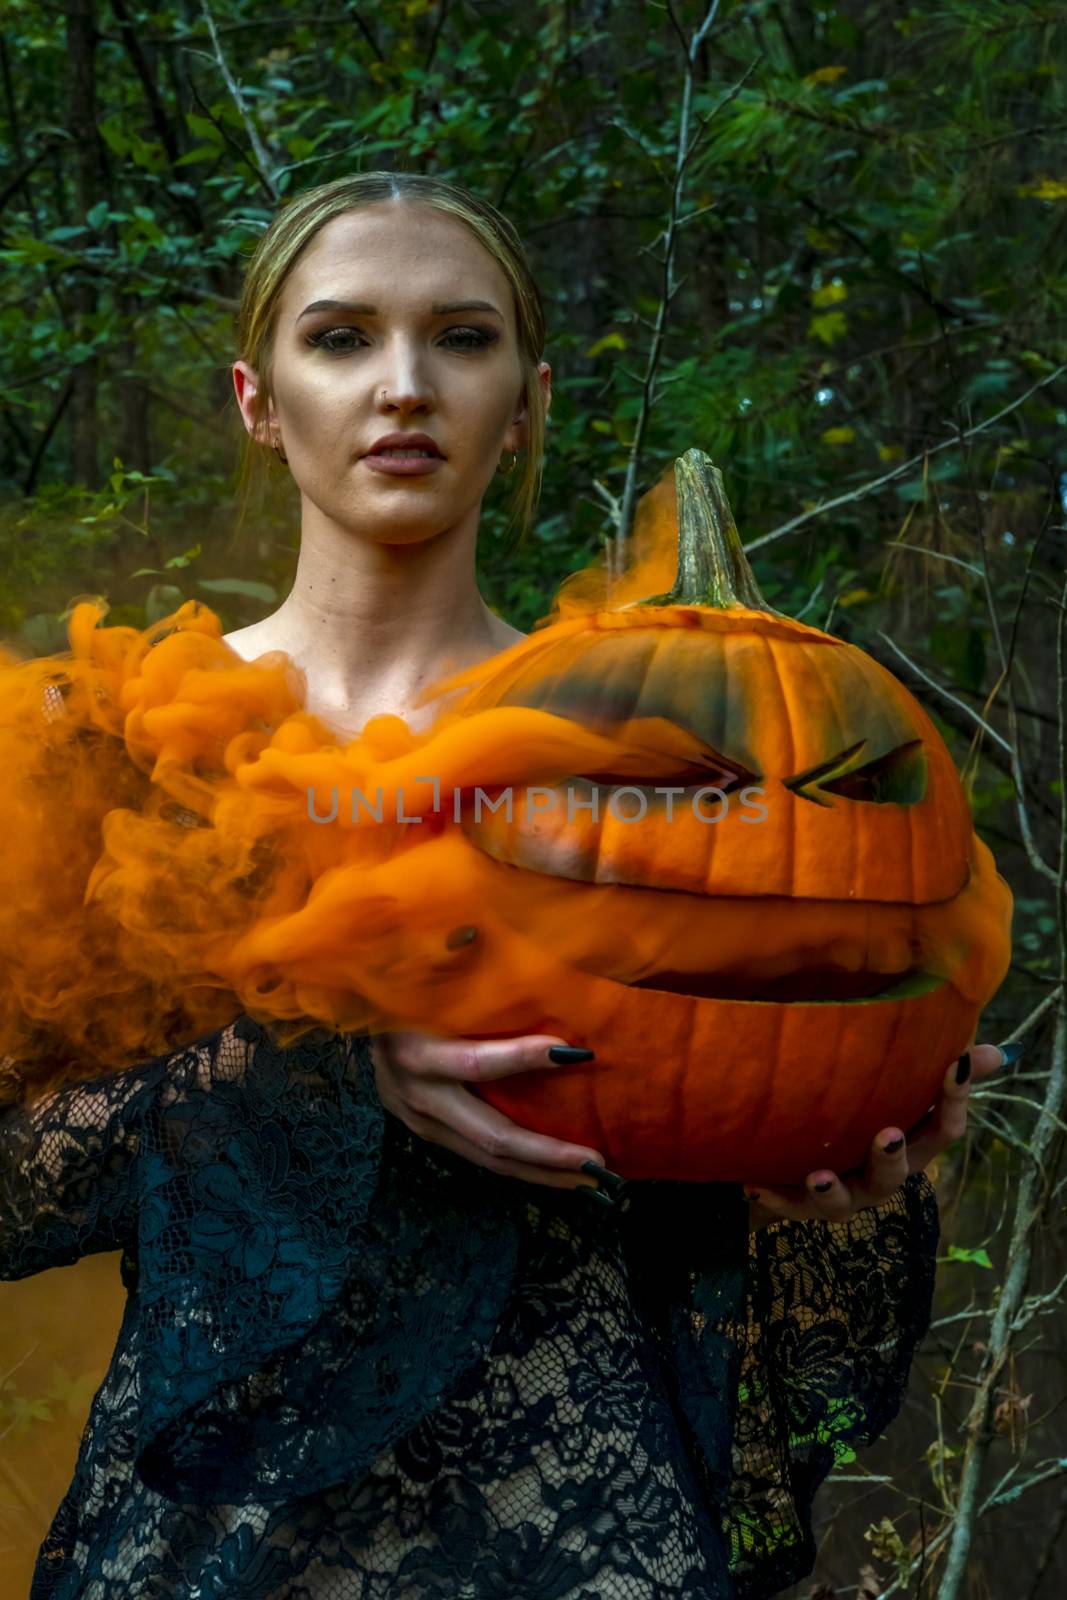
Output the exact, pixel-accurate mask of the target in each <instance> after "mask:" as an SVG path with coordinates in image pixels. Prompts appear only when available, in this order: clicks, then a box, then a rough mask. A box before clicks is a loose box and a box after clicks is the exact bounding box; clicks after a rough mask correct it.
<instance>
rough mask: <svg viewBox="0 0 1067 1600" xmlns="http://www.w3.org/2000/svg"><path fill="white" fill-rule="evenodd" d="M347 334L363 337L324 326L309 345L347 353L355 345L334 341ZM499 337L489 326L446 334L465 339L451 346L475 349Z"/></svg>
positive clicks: (354, 331) (345, 329) (310, 336)
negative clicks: (459, 343)
mask: <svg viewBox="0 0 1067 1600" xmlns="http://www.w3.org/2000/svg"><path fill="white" fill-rule="evenodd" d="M346 335H347V336H349V337H351V338H356V339H362V338H363V335H362V334H361V333H360V331H359V329H358V328H351V327H343V328H322V329H320V330H319V332H318V333H309V334H308V337H307V342H308V344H309V345H313V346H314V347H315V348H317V349H323V350H328V351H330V352H331V353H332V354H333V355H345V354H347V353H348V352H349V351H351V350H352V349H353V348H354V346H353V345H351V344H342V345H338V344H337V343H335V342H334V341H335V340H336V339H337V338H338V337H339V336H340V337H341V338H342V339H343V338H344V337H345V336H346ZM499 337H500V336H499V334H497V333H495V332H492V331H491V330H490V329H488V328H450V329H449V331H448V333H447V334H446V335H445V340H449V339H462V340H465V341H466V342H465V343H463V344H461V345H452V347H451V348H452V349H458V350H470V351H475V350H484V349H487V348H488V347H489V345H492V344H496V342H497V340H498V338H499ZM471 341H473V342H471ZM442 342H444V341H442Z"/></svg>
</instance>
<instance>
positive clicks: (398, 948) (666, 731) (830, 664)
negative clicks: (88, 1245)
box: [0, 450, 1011, 1184]
mask: <svg viewBox="0 0 1067 1600" xmlns="http://www.w3.org/2000/svg"><path fill="white" fill-rule="evenodd" d="M675 479H676V484H677V491H676V494H671V493H670V492H669V491H670V484H669V480H666V481H665V482H664V483H662V484H661V485H660V486H658V487H657V488H656V489H655V490H653V491H652V492H651V494H650V495H646V496H645V498H644V500H643V501H642V503H641V507H639V512H643V515H644V517H645V523H644V525H645V526H647V525H649V518H651V524H652V525H653V526H658V527H660V528H661V529H663V530H665V531H666V532H667V533H668V534H669V536H670V538H671V540H672V541H674V542H676V544H677V548H678V577H677V580H676V583H675V586H674V589H673V590H672V591H671V593H670V594H654V595H652V596H650V597H648V598H640V599H638V600H635V601H634V602H633V603H629V604H623V603H622V596H623V595H624V594H625V595H633V594H636V595H641V593H642V589H641V587H640V585H641V584H642V581H643V574H644V572H645V570H646V569H645V567H644V566H642V565H641V564H640V563H639V564H638V567H637V569H636V575H635V574H631V575H630V577H629V579H628V585H629V587H628V588H622V587H621V586H620V588H619V589H618V590H616V596H617V603H615V604H611V603H601V599H600V597H598V598H597V599H596V603H591V604H585V603H581V604H578V605H575V604H574V603H573V594H572V595H571V596H569V597H568V599H569V603H570V614H569V615H564V616H563V617H562V620H558V621H554V622H552V623H551V624H550V625H549V626H547V627H545V628H543V629H540V630H539V631H537V632H535V633H534V634H533V635H532V636H531V637H530V638H528V639H524V640H521V641H520V642H519V643H518V644H516V645H515V646H514V647H513V648H512V649H510V650H508V651H505V652H503V653H502V654H500V655H498V656H495V657H493V658H492V659H491V660H489V661H486V662H482V663H480V664H479V665H478V666H477V667H475V668H472V669H469V670H467V671H466V672H461V673H459V674H456V675H454V676H453V677H452V678H450V679H444V680H442V681H441V682H440V683H438V684H437V685H435V686H433V687H432V688H431V690H430V691H428V695H429V697H430V698H433V697H434V695H440V694H444V693H446V692H448V691H449V689H450V688H451V689H453V690H454V691H455V692H456V693H457V694H458V695H459V696H460V698H459V699H458V700H455V699H453V702H452V703H451V704H450V705H449V706H448V709H447V710H445V711H444V712H443V714H442V715H440V716H439V717H438V718H437V719H436V720H435V722H434V725H433V728H432V729H431V730H430V731H429V732H428V733H427V734H425V735H421V734H416V733H414V732H413V730H412V729H410V728H409V727H408V726H407V725H406V724H405V722H404V721H403V720H402V719H401V718H399V717H395V716H379V717H374V718H371V719H370V721H369V722H368V723H367V724H366V726H365V728H364V729H363V730H362V731H361V733H360V735H359V737H358V738H357V739H355V740H352V741H351V742H348V743H341V742H339V741H338V740H337V739H336V738H335V737H334V736H333V735H332V734H331V732H330V730H329V729H328V728H326V727H325V726H324V725H323V724H322V723H321V722H320V721H319V720H318V719H317V718H316V717H314V716H313V715H311V714H310V713H309V712H308V711H307V710H306V707H305V705H304V695H303V685H302V675H301V674H300V673H299V672H298V671H296V670H295V669H294V667H293V665H292V663H291V662H289V661H288V659H287V658H286V657H285V656H284V655H283V654H282V653H281V652H273V653H268V654H267V655H265V656H263V657H262V658H260V659H259V660H257V661H256V662H244V661H242V660H241V659H240V658H239V657H237V656H236V655H235V653H234V652H233V651H232V650H231V649H230V647H229V646H228V645H226V644H225V643H224V642H223V641H222V640H221V639H220V637H219V635H220V633H221V625H220V623H219V621H218V618H216V617H215V616H214V615H213V614H212V613H211V612H209V611H208V610H207V608H205V607H200V606H198V605H196V604H194V603H192V602H188V603H187V604H186V606H184V607H182V608H181V609H180V611H178V612H177V613H175V614H174V616H173V617H171V618H165V619H163V620H162V621H161V622H160V623H159V624H154V625H153V626H152V628H150V629H146V630H145V631H144V632H143V633H137V632H136V630H134V629H131V628H111V629H101V628H99V627H98V626H97V624H98V623H99V621H100V620H101V617H102V610H101V608H100V607H99V605H97V604H96V603H89V602H83V603H82V604H80V605H79V606H76V607H75V609H74V612H73V614H72V618H71V624H70V638H71V654H70V656H69V657H63V658H60V657H44V658H41V659H40V660H36V661H32V662H21V663H4V662H3V661H0V753H2V754H3V756H4V760H5V772H6V775H7V782H8V812H9V822H10V824H11V828H10V832H11V836H12V838H16V839H18V842H19V847H18V849H17V850H11V851H8V852H7V853H6V855H5V856H4V857H3V858H2V859H0V866H2V867H3V870H4V887H5V890H6V893H5V895H4V896H2V897H0V902H2V904H3V905H6V906H8V907H9V914H8V915H7V916H0V955H2V956H3V958H4V964H5V973H6V981H5V991H4V995H3V996H2V997H0V998H3V1001H4V1003H3V1005H0V1055H3V1054H10V1055H11V1056H12V1058H13V1059H14V1060H16V1061H18V1062H19V1063H20V1066H22V1065H24V1064H25V1065H26V1066H27V1069H28V1070H29V1069H30V1068H32V1069H33V1072H34V1074H35V1077H36V1079H37V1080H39V1081H40V1082H41V1084H42V1085H43V1086H47V1080H49V1078H50V1075H51V1073H52V1071H53V1069H55V1071H56V1072H60V1071H61V1072H62V1073H63V1074H64V1075H65V1076H71V1075H73V1072H74V1069H77V1070H78V1072H79V1073H80V1072H81V1071H82V1070H83V1069H84V1068H86V1067H87V1066H88V1065H90V1064H91V1058H92V1053H93V1052H94V1051H95V1052H96V1053H97V1055H98V1056H99V1057H100V1059H101V1060H102V1061H103V1062H104V1063H105V1064H107V1063H110V1064H111V1065H112V1066H113V1067H114V1068H115V1069H118V1068H119V1067H120V1066H121V1065H123V1064H126V1063H128V1062H130V1061H135V1060H137V1059H138V1058H140V1059H143V1058H144V1056H145V1055H146V1054H149V1053H154V1052H155V1051H156V1050H158V1049H160V1048H162V1047H163V1045H164V1044H168V1045H170V1046H173V1045H174V1044H175V1043H177V1042H179V1041H180V1040H181V1039H182V1038H183V1037H192V1036H193V1035H194V1034H196V1033H198V1032H200V1031H206V1030H207V1029H208V1028H209V1027H215V1026H217V1025H218V1024H219V1023H220V1022H221V1021H224V1020H226V1018H227V1017H228V1016H231V1015H233V1014H235V1012H236V1010H237V1009H239V1008H240V1007H242V1006H243V1007H245V1008H247V1009H248V1010H250V1011H251V1012H252V1013H253V1014H254V1015H256V1016H258V1017H260V1018H262V1019H264V1020H266V1019H268V1018H275V1019H288V1020H290V1021H292V1022H293V1024H294V1026H296V1027H297V1028H301V1027H304V1026H305V1025H307V1024H308V1021H309V1019H310V1020H311V1021H312V1022H314V1021H321V1022H325V1023H327V1024H329V1025H332V1026H336V1027H340V1028H359V1027H363V1026H369V1027H371V1028H373V1029H380V1028H403V1027H416V1028H417V1027H423V1028H428V1029H430V1030H432V1031H435V1032H440V1033H445V1034H451V1035H454V1036H455V1035H460V1036H462V1035H467V1036H475V1037H478V1036H481V1037H490V1038H499V1037H502V1036H506V1035H513V1034H516V1033H524V1034H525V1033H549V1034H553V1035H556V1036H561V1037H563V1038H565V1039H567V1040H568V1041H570V1042H571V1043H574V1044H586V1045H589V1046H591V1047H592V1048H593V1049H595V1050H596V1052H597V1058H596V1060H595V1061H594V1062H590V1063H584V1064H578V1065H574V1066H567V1067H563V1068H559V1069H556V1070H554V1071H550V1070H538V1071H530V1072H527V1073H523V1074H520V1075H518V1076H511V1077H507V1078H500V1079H496V1080H487V1081H485V1082H484V1083H482V1084H480V1085H479V1086H478V1089H477V1092H479V1093H481V1094H482V1095H483V1096H484V1098H485V1099H486V1100H487V1101H489V1102H491V1103H492V1104H493V1105H494V1106H497V1107H498V1108H499V1109H500V1110H501V1111H503V1112H505V1113H506V1114H507V1115H508V1116H510V1117H512V1118H514V1120H515V1121H517V1122H519V1123H520V1124H522V1125H523V1126H526V1127H530V1128H534V1129H537V1130H539V1131H541V1132H544V1133H547V1134H550V1135H554V1136H555V1137H558V1138H567V1139H573V1140H577V1141H580V1142H582V1143H588V1144H592V1145H593V1146H595V1147H596V1148H598V1149H600V1150H602V1151H603V1153H604V1156H605V1159H606V1161H607V1163H608V1165H609V1166H611V1167H613V1168H614V1169H615V1170H616V1171H618V1172H620V1173H622V1174H623V1176H624V1177H627V1178H638V1179H640V1178H679V1179H690V1180H697V1181H699V1180H709V1181H711V1180H720V1181H731V1180H734V1181H736V1180H741V1179H747V1180H751V1181H753V1182H756V1183H761V1182H762V1183H770V1184H780V1183H793V1182H799V1181H800V1180H802V1179H803V1177H804V1175H805V1174H806V1173H807V1172H808V1171H810V1170H811V1169H812V1168H813V1167H815V1166H817V1165H826V1166H829V1167H832V1168H836V1169H838V1170H841V1171H847V1170H849V1169H850V1168H852V1167H854V1166H857V1165H859V1164H860V1163H861V1162H862V1160H863V1158H864V1156H865V1154H866V1151H867V1147H868V1145H869V1142H870V1140H871V1138H872V1137H873V1136H874V1134H875V1133H876V1132H877V1131H878V1129H879V1128H881V1127H883V1126H885V1125H887V1124H889V1123H897V1124H899V1125H901V1126H903V1127H904V1128H908V1127H910V1126H911V1125H912V1123H914V1122H915V1121H916V1120H918V1118H919V1117H920V1116H921V1115H922V1113H923V1112H924V1111H925V1110H926V1108H927V1107H928V1106H929V1105H930V1103H931V1102H932V1100H933V1099H934V1097H935V1095H936V1093H937V1090H938V1088H939V1085H940V1082H941V1078H942V1076H943V1073H944V1069H945V1067H946V1066H947V1064H948V1063H949V1062H950V1061H951V1060H952V1059H953V1058H954V1057H955V1056H957V1055H959V1054H960V1052H961V1051H962V1050H963V1049H965V1048H966V1046H967V1045H968V1043H969V1042H970V1041H971V1040H972V1039H973V1037H974V1029H975V1025H976V1023H977V1019H978V1016H979V1013H980V1011H981V1009H982V1007H983V1006H984V1005H985V1004H986V1003H987V1001H988V1000H989V999H990V997H991V996H992V995H993V993H994V992H995V991H996V989H997V987H998V985H999V984H1000V982H1001V980H1002V979H1003V977H1004V974H1005V972H1006V970H1007V965H1008V959H1009V938H1008V936H1009V927H1010V918H1011V894H1010V892H1009V890H1008V886H1007V884H1006V883H1005V882H1004V880H1003V878H1002V877H1001V876H1000V875H999V874H998V873H997V871H996V868H995V864H994V862H993V858H992V855H991V853H990V851H989V849H988V848H987V847H986V845H985V844H984V843H983V842H982V841H981V840H980V839H979V838H978V837H977V836H976V835H975V833H974V830H973V827H972V824H971V817H970V811H969V808H968V805H967V800H966V797H965V795H964V793H963V790H962V787H961V785H960V781H959V778H958V777H957V774H956V771H955V768H954V766H953V764H952V760H951V758H950V756H949V754H948V751H947V750H946V748H945V746H944V744H943V742H942V740H941V739H940V737H939V735H938V733H937V730H936V728H935V727H934V725H933V723H932V722H931V720H930V718H929V717H928V716H927V715H926V713H925V712H924V711H923V709H922V707H921V706H919V705H918V703H917V702H916V701H915V700H914V699H913V698H912V697H911V696H910V695H909V694H908V693H907V692H906V691H905V690H904V689H903V687H902V686H901V685H900V684H899V683H898V682H897V680H896V679H895V678H894V677H893V675H892V674H891V673H889V672H887V671H886V670H885V669H884V668H882V667H881V666H880V665H879V664H878V663H876V662H875V661H873V660H871V659H870V657H868V656H867V655H865V654H864V653H863V651H861V650H859V649H857V648H855V647H854V646H852V645H850V644H847V643H846V642H844V641H843V640H840V639H835V638H833V637H832V636H830V635H829V634H826V633H823V632H820V630H819V629H817V628H812V627H809V626H808V625H806V624H805V623H802V622H799V621H796V620H792V619H790V618H788V617H784V616H781V615H779V614H778V613H777V612H775V611H774V610H773V609H772V608H771V607H770V606H768V605H767V604H766V602H765V601H764V600H763V598H762V596H761V595H760V594H759V591H758V589H757V587H756V584H755V581H754V579H753V576H752V573H751V571H750V570H749V567H748V564H747V562H746V560H745V557H744V554H743V551H742V549H741V545H740V540H739V539H738V535H737V530H736V528H735V527H734V524H733V519H732V517H731V515H730V510H729V506H728V505H727V504H726V500H725V497H724V496H723V493H722V480H721V476H720V474H719V473H718V471H717V470H716V469H715V468H714V467H713V466H712V465H711V463H710V462H709V461H708V459H707V457H706V456H704V455H702V454H701V452H700V451H697V450H692V451H689V452H688V453H687V454H686V455H685V456H683V457H682V458H681V459H680V460H679V461H678V462H676V464H675ZM657 519H658V522H657ZM570 581H571V580H568V582H570ZM662 581H663V579H662V578H661V577H656V578H654V579H653V580H652V581H651V582H650V583H649V585H648V586H649V587H655V586H656V585H658V584H659V583H660V582H662ZM127 756H128V757H129V759H130V761H131V762H132V769H131V770H130V771H127V770H126V767H127V760H126V758H127ZM568 774H573V775H572V776H568ZM429 775H433V776H434V777H435V778H436V780H437V782H438V783H439V784H440V785H441V786H442V788H443V787H444V786H446V785H447V784H448V782H449V781H451V782H452V784H453V795H454V796H455V795H456V794H457V793H458V794H459V795H460V796H461V798H462V799H463V800H464V801H467V800H468V799H469V797H470V795H471V791H472V790H473V791H474V792H475V795H476V794H477V791H478V789H479V788H480V789H482V790H483V792H484V793H485V794H486V795H487V796H488V797H489V799H490V800H493V799H494V798H495V799H496V800H498V801H499V798H500V792H501V791H502V790H503V789H510V788H511V787H512V786H513V785H520V784H521V783H522V782H523V781H525V782H526V783H527V784H531V783H532V784H534V785H535V786H540V787H541V789H542V794H543V795H546V796H547V797H548V798H549V799H552V798H554V797H562V799H561V803H560V804H558V805H557V806H556V807H555V809H553V810H544V809H541V810H540V811H536V810H531V808H529V807H522V806H521V804H520V808H519V815H518V816H517V817H516V816H515V814H514V808H512V815H511V816H510V817H509V815H508V811H507V809H506V808H504V807H502V808H501V809H498V810H496V811H491V810H488V811H487V810H486V809H485V808H482V811H481V815H480V816H479V815H478V808H477V805H473V806H472V805H470V804H469V803H465V804H463V805H462V806H461V807H460V808H459V810H454V809H453V808H450V807H448V806H447V802H446V808H445V810H444V811H442V810H441V809H440V808H439V806H438V804H437V803H436V798H435V797H434V804H433V806H432V807H431V806H430V799H431V796H430V794H429V793H428V788H429V787H430V784H429ZM376 785H378V786H380V789H381V793H382V795H384V797H385V798H384V804H385V806H386V807H387V813H386V816H385V823H386V825H384V826H378V827H367V826H362V825H361V826H356V825H355V824H354V823H347V822H346V821H345V819H344V817H343V815H342V817H341V820H340V821H339V823H338V825H337V826H321V825H320V822H321V819H322V817H323V816H324V815H326V816H328V815H329V810H330V794H331V792H332V791H334V790H335V789H340V788H342V787H344V788H346V789H347V788H349V787H354V789H355V790H358V791H359V792H361V793H362V794H364V795H372V794H373V793H374V792H375V788H376ZM420 785H421V793H422V800H423V803H422V804H421V805H420V804H419V803H418V801H417V800H416V798H415V795H416V793H417V792H418V791H419V786H420ZM713 786H715V787H717V789H718V791H719V792H718V793H715V792H714V789H713ZM402 791H403V792H404V808H403V810H401V809H399V808H398V809H397V810H396V812H395V816H396V822H395V823H394V822H392V821H391V819H390V817H389V815H388V810H391V803H392V800H393V799H399V797H400V794H401V792H402ZM627 791H628V792H627ZM527 792H528V793H529V791H527ZM312 798H313V799H314V811H315V815H314V816H312V815H311V814H310V811H309V801H310V800H311V799H312ZM594 801H596V803H597V805H598V811H597V812H596V813H594V812H593V811H592V810H591V809H582V807H583V805H584V804H586V803H589V805H590V806H591V804H592V803H593V802H594ZM409 808H410V809H409ZM334 809H335V811H336V797H335V803H334ZM631 815H633V816H634V818H635V820H627V818H629V817H630V816H631ZM410 824H414V825H410ZM57 839H61V840H64V841H65V844H64V849H65V857H64V866H65V868H66V869H67V870H66V871H65V872H64V874H63V875H62V882H63V885H64V896H65V898H64V899H63V902H62V904H61V905H58V904H57V901H56V898H55V887H54V882H53V877H54V875H53V874H51V873H50V870H49V868H50V864H51V863H52V862H53V860H54V852H55V848H56V846H55V841H56V840H57Z"/></svg>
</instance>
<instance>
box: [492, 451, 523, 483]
mask: <svg viewBox="0 0 1067 1600" xmlns="http://www.w3.org/2000/svg"><path fill="white" fill-rule="evenodd" d="M504 455H505V456H510V457H511V461H510V462H509V463H508V465H507V466H506V467H505V466H502V465H501V463H502V462H503V460H504V456H501V457H500V461H498V462H497V464H496V470H497V471H498V472H499V474H500V476H501V477H502V478H506V477H508V476H509V474H510V473H512V472H514V471H515V463H516V462H517V461H518V459H519V458H518V455H517V454H516V452H515V451H514V450H505V451H504Z"/></svg>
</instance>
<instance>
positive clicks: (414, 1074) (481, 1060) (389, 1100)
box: [371, 1032, 604, 1189]
mask: <svg viewBox="0 0 1067 1600" xmlns="http://www.w3.org/2000/svg"><path fill="white" fill-rule="evenodd" d="M555 1045H563V1046H567V1041H566V1040H565V1039H558V1038H556V1037H555V1036H554V1035H552V1034H548V1033H530V1034H524V1035H522V1036H521V1037H520V1038H517V1039H453V1038H450V1037H448V1036H447V1035H445V1034H436V1033H420V1032H397V1033H380V1034H376V1035H374V1037H373V1038H372V1039H371V1060H372V1061H373V1062H374V1078H375V1083H376V1084H377V1086H378V1098H379V1099H380V1100H381V1102H382V1105H383V1106H384V1107H385V1109H386V1110H387V1111H391V1112H392V1113H393V1115H394V1116H395V1117H399V1118H400V1120H401V1122H403V1123H404V1125H405V1126H406V1127H408V1128H410V1129H411V1131H412V1133H416V1134H418V1136H419V1138H420V1139H428V1140H429V1141H430V1143H431V1144H439V1145H443V1146H444V1148H445V1149H446V1150H453V1151H455V1153H456V1154H457V1155H461V1156H464V1157H465V1158H466V1159H467V1160H468V1161H473V1162H474V1164H475V1166H478V1167H488V1168H489V1170H490V1172H499V1173H501V1174H503V1175H504V1176H505V1177H509V1178H522V1179H524V1180H525V1181H526V1182H527V1183H543V1184H545V1185H547V1186H548V1187H549V1188H551V1189H575V1188H577V1187H579V1186H580V1185H585V1186H587V1187H588V1186H590V1185H592V1184H593V1179H592V1177H590V1176H589V1175H588V1174H587V1173H584V1172H582V1170H581V1166H582V1162H583V1161H595V1162H596V1163H597V1165H598V1166H600V1167H602V1166H603V1165H604V1157H603V1155H602V1154H601V1152H600V1151H599V1150H594V1149H593V1148H592V1147H591V1146H589V1147H587V1146H585V1145H580V1144H568V1143H567V1142H566V1141H565V1140H562V1139H551V1138H549V1137H548V1135H547V1134H544V1133H534V1132H532V1131H531V1130H530V1129H528V1128H522V1127H520V1126H519V1124H518V1123H516V1122H512V1120H511V1118H510V1117H506V1116H505V1115H504V1114H503V1112H502V1111H497V1110H496V1109H495V1107H493V1106H491V1105H489V1104H488V1103H487V1102H486V1101H485V1100H482V1099H480V1098H479V1097H478V1096H477V1095H475V1094H471V1092H470V1090H469V1089H468V1088H466V1084H467V1083H468V1082H470V1083H479V1082H482V1081H484V1080H485V1079H487V1078H503V1077H507V1076H508V1075H509V1074H511V1073H514V1072H529V1071H530V1070H531V1068H535V1067H544V1068H547V1070H548V1071H550V1072H551V1071H554V1070H558V1069H559V1065H560V1064H559V1063H556V1062H553V1061H550V1060H549V1058H548V1053H547V1052H548V1049H549V1047H550V1046H555ZM567 1047H568V1048H570V1047H569V1046H567ZM590 1055H592V1052H590ZM564 1065H565V1063H564Z"/></svg>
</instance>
